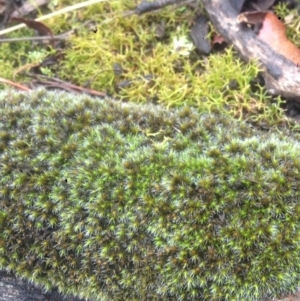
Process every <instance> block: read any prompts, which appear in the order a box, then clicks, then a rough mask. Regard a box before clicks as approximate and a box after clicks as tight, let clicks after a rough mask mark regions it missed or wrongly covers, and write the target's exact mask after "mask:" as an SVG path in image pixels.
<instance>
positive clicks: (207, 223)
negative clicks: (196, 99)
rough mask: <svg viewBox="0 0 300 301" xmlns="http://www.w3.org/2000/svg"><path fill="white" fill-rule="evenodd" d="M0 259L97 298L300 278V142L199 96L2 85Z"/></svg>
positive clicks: (229, 289) (273, 289) (200, 295)
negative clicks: (123, 95) (211, 106)
mask: <svg viewBox="0 0 300 301" xmlns="http://www.w3.org/2000/svg"><path fill="white" fill-rule="evenodd" d="M0 116H1V117H0V267H1V268H2V269H7V270H12V271H14V272H16V273H17V274H18V275H19V276H22V277H24V278H26V279H29V280H31V281H33V282H35V283H39V284H42V285H43V286H45V288H47V289H50V288H51V287H53V286H57V287H59V289H60V290H61V291H62V292H63V293H64V294H75V295H78V296H81V297H85V298H90V299H91V300H105V301H106V300H124V301H127V300H128V301H129V300H130V301H131V300H139V301H141V300H149V301H150V300H151V301H152V300H189V301H191V300H204V301H205V300H207V301H208V300H222V301H225V300H228V301H229V300H230V301H233V300H244V301H247V300H249V301H250V300H251V301H252V300H258V299H259V298H262V297H263V296H268V295H277V294H280V293H282V292H287V291H293V290H295V289H296V287H297V285H298V283H299V280H300V268H299V267H300V265H299V263H300V256H299V254H300V253H299V251H300V246H299V244H300V234H299V233H300V224H299V218H300V202H299V196H300V193H299V182H300V161H299V152H300V144H299V142H297V141H296V138H297V137H296V136H294V137H287V136H286V135H284V134H280V133H275V132H274V133H272V132H259V131H257V130H255V129H252V128H251V127H250V126H249V125H247V124H246V123H239V122H237V121H236V120H233V119H231V118H230V117H226V116H222V115H218V114H204V113H202V114H200V113H197V111H196V110H193V109H191V108H182V109H179V110H166V109H164V108H163V107H160V106H154V105H144V106H139V105H135V104H124V103H120V102H115V101H112V100H108V99H106V100H101V99H92V98H89V97H88V96H78V95H71V94H67V93H58V92H55V93H54V92H51V93H50V92H45V91H37V92H32V93H28V94H26V93H24V94H17V93H15V92H1V94H0Z"/></svg>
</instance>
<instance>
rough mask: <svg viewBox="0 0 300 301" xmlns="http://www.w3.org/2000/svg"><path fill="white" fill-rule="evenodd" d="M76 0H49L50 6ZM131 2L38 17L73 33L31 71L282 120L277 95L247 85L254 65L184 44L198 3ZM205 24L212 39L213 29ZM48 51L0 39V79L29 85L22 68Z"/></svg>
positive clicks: (121, 93) (135, 95) (124, 95)
mask: <svg viewBox="0 0 300 301" xmlns="http://www.w3.org/2000/svg"><path fill="white" fill-rule="evenodd" d="M78 2H81V0H77V1H67V0H63V1H53V2H52V4H51V5H50V10H51V11H52V10H56V11H57V10H59V9H61V8H63V7H66V6H68V5H72V4H74V3H78ZM139 2H140V1H136V0H122V1H119V0H110V1H107V2H101V3H98V4H95V5H92V6H89V7H86V8H82V9H80V10H77V11H72V12H70V13H67V14H63V15H60V16H56V17H53V18H51V19H49V20H46V21H44V23H45V24H46V25H47V26H48V27H49V28H50V29H51V30H52V31H53V33H54V34H61V33H64V32H66V31H68V30H71V29H74V28H77V30H76V34H73V36H72V37H71V38H70V39H69V40H68V41H67V43H65V44H59V45H60V46H59V45H57V47H58V50H59V53H63V56H61V55H60V56H59V57H60V59H59V61H58V63H57V64H54V65H50V66H48V65H47V66H43V67H40V68H35V72H36V73H37V74H38V73H39V72H41V73H42V74H45V75H48V76H50V77H58V78H60V79H62V80H65V81H68V82H71V83H74V84H77V85H81V86H84V85H87V86H89V87H91V88H93V89H96V90H100V91H104V92H108V94H110V95H112V96H113V97H115V98H117V99H122V100H126V101H131V102H139V103H149V102H151V103H153V102H155V103H160V104H163V105H165V106H166V107H168V108H169V107H180V106H185V105H189V106H194V107H196V108H200V109H201V110H213V109H214V108H215V107H218V110H221V109H222V110H223V109H224V112H227V113H229V114H231V115H232V116H235V117H237V118H239V119H243V120H246V119H247V120H251V121H253V122H255V123H258V124H263V125H264V126H265V125H268V126H273V125H274V126H278V125H280V124H282V123H286V122H287V120H286V118H285V117H284V114H283V111H282V109H281V108H280V104H281V103H282V100H281V99H280V98H278V99H272V98H271V97H270V96H268V95H267V93H266V91H265V89H264V88H263V87H261V86H259V85H258V84H255V79H256V78H257V75H258V73H259V68H258V67H257V65H256V63H255V62H249V63H243V62H242V61H241V60H240V59H239V58H238V55H237V54H236V53H235V52H234V51H233V50H232V49H231V48H228V49H227V50H226V51H224V52H212V53H211V55H210V56H209V57H206V56H203V55H201V54H199V53H198V52H197V51H196V50H195V48H194V47H193V46H192V43H191V39H190V37H189V33H190V30H191V27H192V26H193V24H194V20H195V16H196V15H197V14H198V15H199V14H201V13H203V14H205V12H204V11H203V8H202V7H201V5H200V6H199V7H198V8H197V11H195V8H194V7H193V8H191V7H189V6H181V7H174V6H171V7H167V8H164V9H162V10H160V11H157V12H153V13H148V14H145V15H142V16H137V15H130V16H124V15H123V13H124V12H127V11H129V10H132V9H134V7H135V6H136V5H137V4H138V3H139ZM277 10H278V14H279V15H280V16H281V17H285V16H286V15H288V14H291V11H289V10H288V9H287V8H286V5H278V7H277ZM51 11H50V12H51ZM47 13H49V9H48V10H42V11H39V16H40V15H45V14H47ZM296 19H297V18H296V17H295V18H294V19H293V20H296ZM297 20H298V19H297ZM297 22H298V21H297ZM95 28H97V30H98V31H97V32H96V33H94V29H95ZM295 28H296V27H295ZM210 29H211V30H210V32H209V36H212V35H213V34H214V31H213V26H210ZM296 33H297V30H296V31H295V32H294V34H293V35H292V36H293V38H294V40H295V39H296V36H297V34H296ZM31 34H32V30H29V29H22V30H19V31H18V32H14V33H11V34H9V35H7V37H18V36H19V37H24V36H29V35H31ZM55 51H56V50H54V49H52V48H51V47H50V46H49V45H48V46H45V45H44V46H43V45H42V44H41V43H32V42H18V43H9V44H8V43H3V44H0V53H1V55H0V58H1V59H0V63H1V64H0V72H1V76H2V77H4V78H6V79H14V80H16V81H21V82H29V81H31V78H28V77H26V76H25V71H26V70H27V71H28V70H29V69H30V68H29V67H30V66H32V65H35V64H37V63H39V62H42V61H43V60H45V59H46V57H47V56H53V55H54V53H55ZM16 54H18V55H16ZM53 60H54V61H55V60H56V59H50V60H49V61H53ZM26 65H27V68H25V67H24V66H26ZM37 69H38V71H37ZM21 70H23V72H21ZM14 75H15V76H14Z"/></svg>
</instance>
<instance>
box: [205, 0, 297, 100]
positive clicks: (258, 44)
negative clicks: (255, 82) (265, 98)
mask: <svg viewBox="0 0 300 301" xmlns="http://www.w3.org/2000/svg"><path fill="white" fill-rule="evenodd" d="M202 1H203V4H204V7H205V9H206V11H207V13H208V15H209V18H210V20H211V21H212V23H213V24H214V26H215V28H216V29H217V31H218V32H219V33H220V34H221V35H222V36H223V38H224V39H225V40H226V41H227V42H229V43H231V44H233V46H234V47H235V49H236V50H237V51H238V52H239V53H240V55H241V56H242V57H243V58H244V59H245V60H250V59H256V60H258V62H259V64H260V66H261V67H262V68H263V77H264V79H265V83H266V88H267V89H268V90H269V92H270V93H272V94H274V95H282V96H284V97H286V98H293V99H294V100H297V101H300V68H299V67H297V65H295V64H294V63H292V62H291V61H289V60H288V59H286V58H285V57H283V56H282V55H280V54H278V53H276V52H274V51H273V50H272V49H271V48H270V47H269V46H268V45H267V44H266V43H264V42H263V41H262V40H260V39H259V38H258V37H257V36H256V35H255V33H254V32H253V31H252V30H251V29H250V28H248V27H247V26H246V25H245V24H239V23H238V22H237V16H238V12H237V11H236V10H235V9H234V8H233V7H232V6H231V4H230V2H229V0H202Z"/></svg>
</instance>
